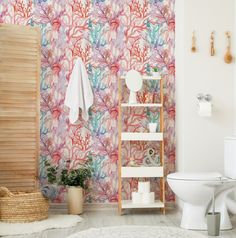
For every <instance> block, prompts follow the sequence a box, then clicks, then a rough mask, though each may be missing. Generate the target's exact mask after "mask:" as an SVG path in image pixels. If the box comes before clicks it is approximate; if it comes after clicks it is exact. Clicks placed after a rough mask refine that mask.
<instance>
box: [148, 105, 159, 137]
mask: <svg viewBox="0 0 236 238" xmlns="http://www.w3.org/2000/svg"><path fill="white" fill-rule="evenodd" d="M147 117H148V121H149V122H148V128H149V132H151V133H155V132H156V131H157V122H158V120H159V113H157V114H156V116H155V114H154V113H153V112H151V110H150V109H149V108H147Z"/></svg>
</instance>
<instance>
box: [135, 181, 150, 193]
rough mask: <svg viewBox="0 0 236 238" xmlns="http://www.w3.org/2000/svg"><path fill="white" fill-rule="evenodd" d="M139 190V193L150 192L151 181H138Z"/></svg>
mask: <svg viewBox="0 0 236 238" xmlns="http://www.w3.org/2000/svg"><path fill="white" fill-rule="evenodd" d="M138 192H139V193H150V181H147V182H138Z"/></svg>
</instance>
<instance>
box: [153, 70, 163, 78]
mask: <svg viewBox="0 0 236 238" xmlns="http://www.w3.org/2000/svg"><path fill="white" fill-rule="evenodd" d="M152 76H153V77H156V78H160V77H161V75H160V73H159V72H154V71H153V72H152Z"/></svg>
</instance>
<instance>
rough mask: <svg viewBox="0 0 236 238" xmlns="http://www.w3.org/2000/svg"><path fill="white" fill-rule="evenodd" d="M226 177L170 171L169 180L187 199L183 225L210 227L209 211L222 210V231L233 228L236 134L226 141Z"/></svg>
mask: <svg viewBox="0 0 236 238" xmlns="http://www.w3.org/2000/svg"><path fill="white" fill-rule="evenodd" d="M224 150H225V153H224V167H225V168H224V176H223V175H222V174H220V173H217V172H209V173H208V172H203V173H185V172H178V173H173V174H169V175H168V176H167V182H168V184H169V186H170V188H171V189H172V190H173V192H174V193H175V194H176V195H177V197H179V199H180V200H182V201H183V213H182V220H181V227H182V228H186V229H196V230H206V229H207V223H206V214H207V213H208V212H212V197H213V194H214V197H215V211H216V212H220V213H221V224H220V229H221V230H228V229H232V224H231V221H230V216H229V213H231V214H236V199H235V196H234V191H235V188H236V137H227V138H225V140H224Z"/></svg>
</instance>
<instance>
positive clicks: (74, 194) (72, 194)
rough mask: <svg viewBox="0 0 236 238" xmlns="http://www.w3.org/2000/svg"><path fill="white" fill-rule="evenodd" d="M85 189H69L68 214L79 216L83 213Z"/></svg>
mask: <svg viewBox="0 0 236 238" xmlns="http://www.w3.org/2000/svg"><path fill="white" fill-rule="evenodd" d="M83 203H84V198H83V189H82V188H81V187H69V188H68V213H69V214H73V215H78V214H82V213H83Z"/></svg>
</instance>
